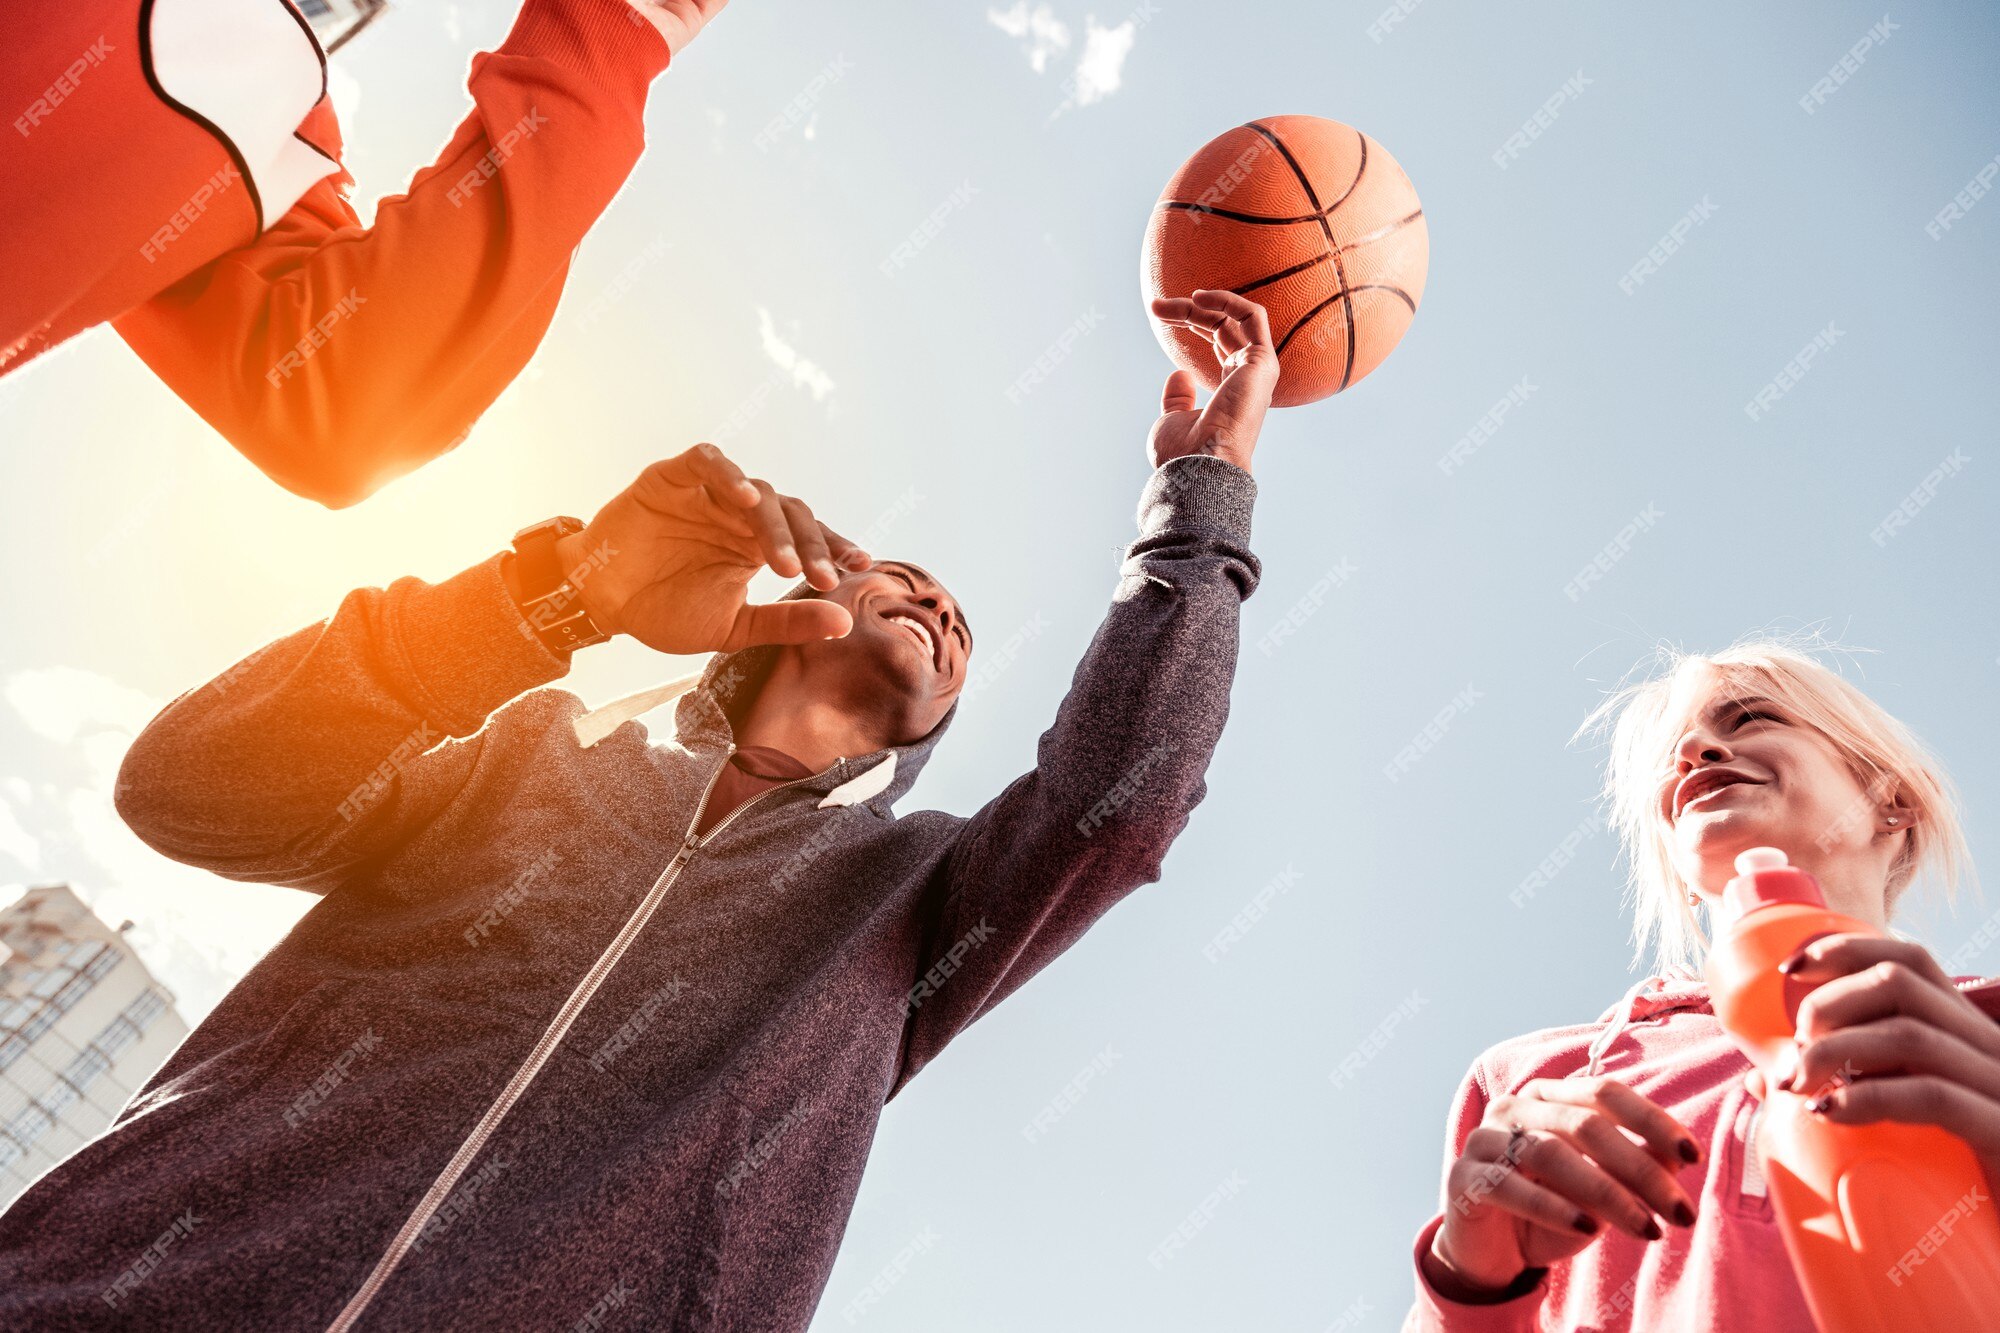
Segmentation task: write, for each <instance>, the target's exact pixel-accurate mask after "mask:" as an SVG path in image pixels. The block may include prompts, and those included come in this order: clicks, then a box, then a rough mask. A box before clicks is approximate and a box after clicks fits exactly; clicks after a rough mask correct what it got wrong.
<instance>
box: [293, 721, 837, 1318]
mask: <svg viewBox="0 0 2000 1333" xmlns="http://www.w3.org/2000/svg"><path fill="white" fill-rule="evenodd" d="M735 754H736V746H735V744H734V743H732V744H731V745H730V746H729V750H728V753H726V754H725V755H724V756H723V759H722V763H721V764H718V765H716V769H715V772H713V773H711V774H710V775H709V778H708V785H707V786H706V787H704V788H702V792H701V803H700V804H699V805H697V806H696V807H695V811H694V818H693V819H692V820H690V821H689V823H688V829H687V834H686V836H685V837H683V838H682V839H681V846H680V850H679V851H677V852H675V853H674V859H673V860H672V861H669V862H668V863H667V868H666V869H665V870H662V871H661V872H660V876H659V878H658V879H656V880H654V881H653V887H652V888H650V889H648V890H647V891H646V896H645V897H644V898H642V899H640V900H639V905H638V906H637V907H635V908H633V909H632V915H631V916H629V917H627V918H625V926H624V928H623V929H622V930H620V931H619V932H618V934H617V935H616V936H614V937H613V938H612V940H611V943H609V944H607V945H605V946H604V952H603V953H601V954H599V955H598V956H597V961H596V962H595V963H592V964H591V965H590V969H589V971H587V972H585V973H584V974H583V977H582V979H581V980H579V981H578V982H577V983H576V988H575V989H574V990H572V991H571V992H570V993H569V999H567V1000H565V1001H564V1002H563V1006H562V1008H561V1009H558V1010H557V1011H556V1016H555V1017H554V1018H553V1019H551V1020H550V1021H549V1025H548V1026H547V1027H546V1028H544V1029H542V1036H541V1040H539V1041H537V1042H536V1043H535V1045H534V1047H533V1049H531V1050H530V1051H529V1052H528V1058H527V1059H526V1060H524V1061H522V1062H521V1066H520V1067H519V1068H518V1069H516V1070H515V1071H514V1076H513V1077H512V1078H510V1079H508V1080H507V1085H506V1086H505V1087H504V1088H502V1089H501V1090H500V1095H499V1096H498V1097H496V1098H494V1099H493V1101H492V1103H491V1104H490V1105H488V1106H487V1108H486V1113H485V1114H484V1115H482V1116H480V1117H479V1121H478V1123H476V1124H475V1125H473V1127H472V1132H471V1133H470V1134H467V1135H466V1136H465V1141H464V1142H462V1143H460V1144H459V1145H458V1151H457V1152H455V1153H453V1154H452V1157H451V1160H450V1161H449V1162H447V1163H445V1167H444V1170H442V1171H440V1172H439V1173H438V1176H437V1179H435V1180H433V1181H432V1182H431V1187H430V1189H428V1190H427V1191H425V1193H424V1197H423V1198H422V1199H420V1200H418V1202H417V1206H416V1208H415V1209H414V1210H413V1211H412V1212H411V1213H410V1216H409V1217H408V1219H406V1220H405V1221H404V1223H403V1226H402V1229H401V1230H400V1231H398V1232H397V1233H396V1236H395V1239H393V1240H391V1241H390V1242H389V1247H388V1248H387V1249H386V1250H384V1251H383V1252H382V1257H381V1258H380V1259H378V1260H376V1262H375V1267H374V1270H373V1271H371V1272H370V1273H369V1274H368V1278H367V1280H366V1281H365V1282H363V1283H362V1284H361V1288H360V1290H358V1291H356V1292H355V1293H354V1295H353V1297H352V1298H351V1299H350V1300H349V1301H348V1302H347V1305H346V1306H345V1307H344V1308H343V1309H342V1310H341V1312H340V1313H339V1314H338V1315H336V1316H334V1320H333V1322H332V1323H331V1324H329V1325H327V1333H347V1330H349V1329H351V1328H353V1327H354V1324H355V1321H356V1320H358V1319H360V1318H361V1316H362V1314H363V1312H365V1311H366V1310H367V1309H368V1306H369V1303H370V1302H372V1301H373V1300H374V1299H375V1296H376V1294H377V1293H378V1292H380V1291H381V1290H382V1287H383V1284H385V1283H386V1282H388V1280H389V1279H390V1277H392V1276H393V1275H394V1274H395V1272H396V1269H397V1267H398V1266H399V1265H401V1264H402V1262H403V1259H404V1257H405V1256H406V1255H408V1254H409V1252H410V1250H411V1249H412V1248H413V1247H414V1246H415V1245H416V1242H417V1239H418V1237H420V1236H422V1235H423V1231H424V1227H425V1226H427V1225H428V1224H429V1222H430V1220H431V1218H432V1217H433V1216H435V1215H436V1213H437V1210H438V1209H439V1208H441V1207H443V1206H444V1203H445V1201H446V1200H447V1199H449V1198H450V1197H451V1192H452V1190H454V1189H456V1188H457V1187H458V1182H459V1180H460V1178H462V1177H463V1176H464V1175H465V1172H466V1168H467V1167H469V1166H471V1165H472V1161H473V1159H474V1158H475V1157H477V1156H478V1155H479V1153H480V1151H481V1150H482V1149H484V1148H485V1146H486V1143H487V1140H489V1139H490V1138H492V1137H493V1134H494V1132H495V1131H496V1130H498V1129H499V1128H500V1122H501V1121H502V1120H505V1119H506V1118H507V1113H508V1112H509V1111H511V1110H513V1109H514V1103H516V1102H518V1101H519V1100H520V1099H521V1097H522V1095H523V1094H524V1093H526V1092H527V1090H528V1085H529V1084H530V1083H533V1082H534V1081H535V1076H536V1075H537V1074H539V1073H541V1071H542V1066H543V1065H545V1064H547V1063H548V1061H549V1057H550V1056H551V1055H554V1054H555V1050H556V1047H558V1046H560V1045H561V1044H562V1040H563V1038H564V1037H565V1036H567V1035H568V1034H569V1030H570V1027H571V1025H573V1024H574V1023H575V1022H576V1020H577V1016H578V1015H579V1014H581V1013H582V1012H583V1010H584V1007H585V1006H586V1005H588V1004H589V1003H590V1000H591V997H592V996H594V995H596V994H597V991H598V988H599V987H601V986H603V984H604V979H605V978H606V977H607V976H609V975H610V974H611V969H612V968H614V967H616V966H617V965H618V960H619V959H620V958H622V957H624V955H625V951H626V949H628V948H630V947H631V944H632V941H633V939H634V938H636V937H637V936H638V934H639V932H640V931H641V930H644V929H645V928H646V923H647V922H648V921H650V920H652V917H653V913H654V912H655V911H656V910H658V908H659V905H660V901H661V899H663V898H665V897H666V894H667V890H668V889H671V888H672V887H673V886H674V881H675V880H677V879H679V878H680V874H681V871H682V870H684V869H686V868H687V863H688V862H689V861H691V860H693V859H694V854H695V853H696V852H697V851H699V850H700V849H701V848H702V847H703V846H705V845H706V844H707V843H708V842H709V841H710V840H712V839H713V838H714V837H715V836H716V835H717V834H719V833H721V832H722V830H724V829H726V828H728V827H729V826H730V824H732V823H734V822H735V820H736V817H737V816H738V815H740V814H742V813H743V812H744V811H745V810H748V809H749V808H750V807H751V806H753V805H755V804H756V803H757V802H759V801H761V800H763V799H764V798H765V797H766V796H772V795H775V794H776V793H778V792H781V791H783V790H785V788H787V787H796V786H798V785H799V784H800V783H802V782H813V781H817V780H818V779H820V778H823V777H825V776H826V775H827V774H828V773H832V772H835V771H838V770H840V769H843V768H845V766H846V764H847V761H846V760H845V759H837V760H835V761H834V763H833V766H832V767H831V768H828V769H824V770H822V771H821V772H818V773H815V774H813V775H812V776H811V777H808V778H794V779H792V780H791V781H790V782H782V783H779V784H778V785H777V786H775V787H771V788H769V789H768V790H765V791H761V792H759V793H757V795H755V796H753V797H751V798H750V799H749V800H747V801H745V802H743V804H741V805H739V806H737V807H736V808H735V809H734V810H731V811H730V812H729V813H728V814H727V815H725V816H723V819H722V822H721V823H720V824H717V825H716V826H715V827H714V828H712V829H710V830H709V831H708V832H707V833H705V834H703V835H701V836H699V837H697V836H696V835H695V830H696V829H698V828H700V827H701V817H702V815H704V814H705V813H707V811H708V800H709V797H710V796H712V795H714V793H715V784H716V782H717V781H718V780H719V779H720V778H721V777H722V769H723V765H726V764H728V762H729V761H730V759H731V758H733V757H734V756H735Z"/></svg>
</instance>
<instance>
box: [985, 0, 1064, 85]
mask: <svg viewBox="0 0 2000 1333" xmlns="http://www.w3.org/2000/svg"><path fill="white" fill-rule="evenodd" d="M986 21H987V22H989V23H991V24H992V25H993V26H994V27H996V28H998V29H999V30H1000V31H1002V32H1004V33H1006V34H1007V35H1008V36H1009V37H1013V38H1016V39H1019V40H1022V41H1024V42H1025V43H1026V45H1027V48H1028V64H1029V65H1030V66H1032V67H1033V68H1034V71H1035V73H1037V74H1040V73H1041V72H1042V71H1043V70H1045V69H1047V68H1048V67H1049V57H1050V56H1053V55H1055V54H1057V53H1058V52H1062V51H1067V50H1069V25H1067V24H1065V23H1064V22H1063V21H1062V20H1061V19H1059V18H1057V17H1056V16H1055V11H1054V10H1052V9H1050V8H1049V7H1048V6H1047V5H1036V6H1035V7H1034V9H1033V10H1032V11H1031V10H1030V9H1029V8H1028V4H1027V0H1019V3H1017V4H1016V5H1015V6H1014V7H1013V8H1012V9H989V10H987V11H986Z"/></svg>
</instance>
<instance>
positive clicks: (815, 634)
mask: <svg viewBox="0 0 2000 1333" xmlns="http://www.w3.org/2000/svg"><path fill="white" fill-rule="evenodd" d="M853 628H854V617H853V616H851V615H849V614H848V612H847V608H846V607H844V606H836V605H835V604H834V603H832V602H823V601H819V600H816V599H812V598H807V599H805V600H802V601H796V602H771V603H768V604H766V605H763V606H745V607H743V608H742V609H741V610H739V611H738V612H737V613H736V620H735V622H734V623H733V624H732V625H731V626H730V627H729V636H728V638H727V639H726V640H725V641H724V643H723V644H722V648H721V651H723V652H725V653H733V652H735V651H736V650H737V649H739V648H748V647H750V646H752V645H753V644H759V643H817V642H818V641H819V640H821V639H839V638H844V637H846V635H847V632H848V631H849V630H851V629H853Z"/></svg>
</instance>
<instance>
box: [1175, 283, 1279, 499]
mask: <svg viewBox="0 0 2000 1333" xmlns="http://www.w3.org/2000/svg"><path fill="white" fill-rule="evenodd" d="M1153 313H1154V314H1155V315H1156V316H1158V317H1159V318H1160V319H1161V320H1163V321H1164V322H1166V323H1168V324H1173V325H1177V326H1179V327H1180V328H1184V329H1192V330H1194V331H1195V332H1196V333H1199V334H1201V335H1202V336H1203V337H1205V338H1207V339H1208V340H1209V342H1210V343H1211V344H1213V345H1214V347H1215V358H1216V360H1218V361H1220V362H1221V363H1222V364H1223V366H1225V367H1226V368H1227V370H1228V373H1227V374H1225V375H1224V376H1223V377H1222V383H1221V384H1219V385H1217V386H1216V389H1215V397H1213V398H1211V399H1209V400H1208V406H1207V407H1205V408H1201V409H1199V410H1197V409H1196V407H1195V403H1196V398H1195V389H1196V387H1197V386H1196V383H1195V378H1194V376H1193V375H1191V374H1189V373H1188V372H1187V371H1185V370H1177V371H1175V372H1174V373H1173V374H1171V375H1169V376H1168V377H1167V387H1166V389H1165V391H1164V392H1163V393H1162V394H1161V395H1160V419H1159V420H1158V421H1156V422H1154V423H1153V434H1152V437H1151V438H1150V439H1149V440H1148V441H1147V448H1148V450H1149V452H1150V453H1151V455H1152V459H1153V466H1154V467H1158V466H1159V465H1160V464H1162V463H1164V462H1166V461H1167V460H1168V459H1170V458H1181V457H1184V456H1185V455H1188V454H1213V455H1215V456H1216V457H1217V458H1225V459H1228V460H1229V461H1230V462H1232V463H1234V464H1236V466H1238V467H1240V468H1242V469H1243V470H1244V471H1245V472H1248V471H1249V470H1250V455H1251V454H1253V453H1254V452H1256V449H1257V435H1258V432H1259V431H1261V430H1262V429H1263V428H1264V413H1265V412H1266V411H1267V410H1268V409H1269V408H1270V406H1271V394H1272V391H1273V390H1275V389H1276V388H1277V387H1278V350H1277V348H1276V347H1274V346H1272V345H1271V321H1270V319H1269V317H1268V316H1266V315H1265V313H1264V307H1263V306H1261V305H1258V304H1257V303H1256V302H1255V301H1253V300H1251V299H1250V298H1249V297H1247V296H1238V295H1237V294H1236V293H1235V292H1211V291H1203V292H1196V293H1195V294H1194V295H1193V296H1175V297H1164V296H1163V297H1161V298H1160V299H1159V300H1157V301H1155V302H1153Z"/></svg>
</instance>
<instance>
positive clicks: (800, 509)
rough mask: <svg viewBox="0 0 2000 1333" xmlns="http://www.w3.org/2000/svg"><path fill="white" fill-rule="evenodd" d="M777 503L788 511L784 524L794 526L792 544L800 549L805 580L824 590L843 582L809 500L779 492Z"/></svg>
mask: <svg viewBox="0 0 2000 1333" xmlns="http://www.w3.org/2000/svg"><path fill="white" fill-rule="evenodd" d="M778 504H779V507H780V508H781V509H783V510H784V511H785V524H786V526H787V527H788V528H790V529H791V534H792V547H793V549H795V550H796V551H797V552H798V553H799V566H800V568H801V569H803V570H804V571H805V576H806V582H807V583H809V584H811V585H812V586H813V587H815V588H817V589H819V590H820V591H821V592H826V591H828V590H829V589H831V588H832V587H833V586H834V585H835V584H837V583H839V582H840V571H839V570H837V569H835V568H834V567H833V557H832V555H830V554H829V553H828V551H827V549H826V537H825V536H824V535H823V534H822V532H821V529H820V525H819V520H818V519H816V518H814V517H813V511H812V509H811V508H810V507H809V506H808V505H807V504H806V502H805V501H804V500H801V499H799V498H798V497H797V496H795V495H785V496H780V497H779V499H778Z"/></svg>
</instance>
